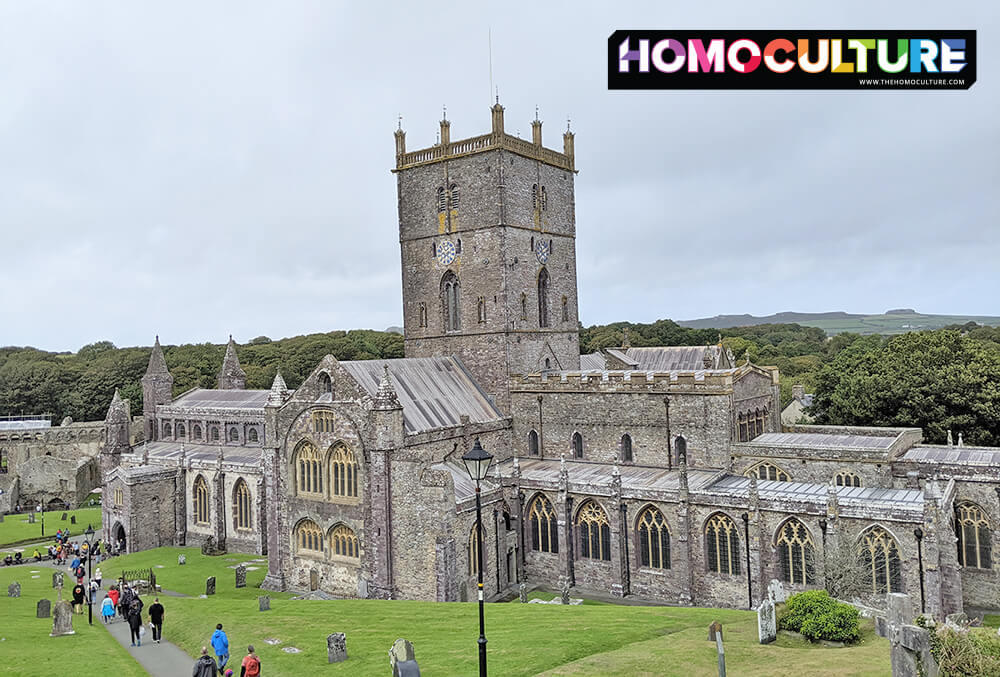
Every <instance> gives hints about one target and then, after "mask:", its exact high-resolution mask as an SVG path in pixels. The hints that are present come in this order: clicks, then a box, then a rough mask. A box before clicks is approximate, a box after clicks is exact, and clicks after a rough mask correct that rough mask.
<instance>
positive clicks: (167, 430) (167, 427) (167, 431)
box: [163, 423, 171, 437]
mask: <svg viewBox="0 0 1000 677" xmlns="http://www.w3.org/2000/svg"><path fill="white" fill-rule="evenodd" d="M170 435H171V430H170V424H169V423H164V424H163V436H164V437H170Z"/></svg>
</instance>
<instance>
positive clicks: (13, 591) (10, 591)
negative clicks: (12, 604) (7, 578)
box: [7, 581, 21, 597]
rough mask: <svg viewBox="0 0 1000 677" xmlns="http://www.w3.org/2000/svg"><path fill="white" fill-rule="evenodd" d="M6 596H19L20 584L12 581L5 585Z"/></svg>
mask: <svg viewBox="0 0 1000 677" xmlns="http://www.w3.org/2000/svg"><path fill="white" fill-rule="evenodd" d="M7 596H8V597H20V596H21V584H20V583H18V582H17V581H14V582H13V583H11V584H10V585H8V586H7Z"/></svg>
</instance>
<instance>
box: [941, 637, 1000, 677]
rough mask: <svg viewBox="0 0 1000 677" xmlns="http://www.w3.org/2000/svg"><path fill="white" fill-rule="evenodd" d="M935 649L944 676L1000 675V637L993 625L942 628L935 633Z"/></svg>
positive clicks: (976, 676)
mask: <svg viewBox="0 0 1000 677" xmlns="http://www.w3.org/2000/svg"><path fill="white" fill-rule="evenodd" d="M931 653H932V654H934V658H935V659H936V660H937V662H938V666H939V667H940V669H941V676H942V677H978V676H979V675H1000V637H997V635H996V633H995V632H994V631H993V629H992V628H970V629H969V630H967V631H955V630H953V629H951V628H948V627H944V628H941V629H940V630H938V632H936V633H934V634H932V635H931Z"/></svg>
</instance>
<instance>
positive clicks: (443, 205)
mask: <svg viewBox="0 0 1000 677" xmlns="http://www.w3.org/2000/svg"><path fill="white" fill-rule="evenodd" d="M447 208H448V198H447V196H446V195H445V193H444V186H439V187H438V192H437V210H438V214H441V213H443V212H444V210H445V209H447Z"/></svg>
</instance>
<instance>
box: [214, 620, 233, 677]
mask: <svg viewBox="0 0 1000 677" xmlns="http://www.w3.org/2000/svg"><path fill="white" fill-rule="evenodd" d="M212 649H214V650H215V656H216V658H217V660H218V662H219V672H220V673H221V672H222V671H223V670H225V669H226V663H228V662H229V638H228V637H226V633H224V632H223V631H222V623H219V624H218V625H216V626H215V632H214V633H212Z"/></svg>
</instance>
